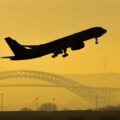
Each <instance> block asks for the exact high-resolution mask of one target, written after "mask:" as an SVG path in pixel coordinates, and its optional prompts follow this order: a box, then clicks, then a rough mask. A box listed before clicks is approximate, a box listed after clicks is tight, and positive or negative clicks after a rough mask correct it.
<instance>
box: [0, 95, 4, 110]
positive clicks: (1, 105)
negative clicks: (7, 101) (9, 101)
mask: <svg viewBox="0 0 120 120" xmlns="http://www.w3.org/2000/svg"><path fill="white" fill-rule="evenodd" d="M0 96H1V111H3V107H4V106H3V97H4V94H3V93H0Z"/></svg>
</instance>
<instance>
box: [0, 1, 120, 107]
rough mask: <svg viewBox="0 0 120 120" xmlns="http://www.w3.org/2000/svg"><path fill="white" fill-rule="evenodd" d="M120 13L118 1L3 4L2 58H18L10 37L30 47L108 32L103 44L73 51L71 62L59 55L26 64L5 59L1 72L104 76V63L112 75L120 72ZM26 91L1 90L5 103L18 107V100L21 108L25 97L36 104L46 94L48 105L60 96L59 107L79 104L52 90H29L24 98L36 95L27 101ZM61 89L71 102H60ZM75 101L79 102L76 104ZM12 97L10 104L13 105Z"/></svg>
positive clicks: (0, 20) (0, 22)
mask: <svg viewBox="0 0 120 120" xmlns="http://www.w3.org/2000/svg"><path fill="white" fill-rule="evenodd" d="M119 12H120V1H119V0H99V1H97V0H0V57H2V56H11V55H13V53H12V51H11V50H10V48H9V47H8V45H7V44H6V42H5V41H4V38H5V37H7V36H10V37H12V38H14V39H16V40H17V41H18V42H19V43H21V44H25V45H26V44H41V43H46V42H49V41H52V40H56V39H58V38H61V37H64V36H66V35H70V34H73V33H75V32H79V31H82V30H84V29H87V28H89V27H95V26H101V27H103V28H105V29H107V30H108V32H107V33H106V34H105V35H104V36H102V37H101V38H99V40H100V43H99V44H98V45H95V40H94V39H92V40H90V41H87V42H85V45H86V47H85V48H84V49H82V50H78V51H71V50H70V49H69V50H68V52H69V56H68V57H67V58H62V56H61V55H59V56H58V57H57V58H56V59H52V58H51V55H48V56H44V57H41V58H36V59H31V60H26V61H10V60H7V59H0V68H1V69H0V71H8V70H37V71H45V72H51V73H56V74H62V73H80V74H88V73H101V72H104V63H105V61H107V71H108V72H120V63H119V61H120V54H119V51H120V34H119V31H120V15H119ZM21 89H22V88H21ZM21 89H19V88H18V89H14V88H13V89H8V88H5V89H2V88H1V91H2V92H5V91H6V103H7V104H13V103H15V102H16V101H17V100H16V96H17V97H18V99H19V100H18V101H19V104H22V105H23V99H29V100H31V102H33V101H34V100H33V99H34V98H35V97H36V96H39V94H42V93H44V98H42V97H41V102H44V101H45V99H46V101H47V102H48V100H49V101H50V100H51V99H52V98H53V97H54V96H55V95H56V96H57V98H58V103H59V102H60V101H61V102H63V103H64V104H69V103H70V102H71V101H74V100H75V102H76V103H79V99H78V97H76V96H75V95H73V94H72V93H69V92H68V91H65V90H63V91H62V90H61V89H59V88H58V89H59V90H56V91H55V89H51V90H50V91H49V92H50V93H49V95H48V94H47V93H48V91H47V90H48V89H47V90H46V89H44V90H43V91H42V90H41V89H40V88H39V90H38V89H37V88H36V90H35V89H34V90H33V89H27V90H26V92H25V94H29V95H31V96H32V97H31V96H29V95H28V98H26V96H23V94H22V92H23V91H24V90H21ZM16 91H17V92H16ZM20 91H22V92H20ZM40 91H41V92H40ZM61 91H62V92H64V95H66V96H64V99H66V101H64V100H63V99H61V98H63V96H59V95H60V93H61ZM18 93H20V94H18ZM53 93H54V94H53ZM51 94H53V96H51ZM61 95H62V94H61ZM71 96H72V97H71ZM73 98H75V99H74V100H72V99H73ZM8 99H9V101H10V102H11V103H8V101H7V100H8ZM13 99H14V100H13ZM20 100H21V101H20ZM12 101H13V102H12ZM18 101H17V102H18ZM56 101H57V100H56ZM17 102H16V103H17ZM65 102H66V103H65ZM33 104H34V103H32V105H33ZM61 104H62V103H61ZM33 106H34V105H33ZM73 106H75V105H73ZM76 106H77V104H76Z"/></svg>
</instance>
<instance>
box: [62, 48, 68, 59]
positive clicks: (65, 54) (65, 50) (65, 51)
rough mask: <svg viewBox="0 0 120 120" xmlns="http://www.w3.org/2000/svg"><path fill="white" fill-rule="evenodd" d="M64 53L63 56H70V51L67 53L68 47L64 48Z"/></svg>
mask: <svg viewBox="0 0 120 120" xmlns="http://www.w3.org/2000/svg"><path fill="white" fill-rule="evenodd" d="M63 53H64V54H63V57H67V56H68V53H67V49H66V48H64V49H63Z"/></svg>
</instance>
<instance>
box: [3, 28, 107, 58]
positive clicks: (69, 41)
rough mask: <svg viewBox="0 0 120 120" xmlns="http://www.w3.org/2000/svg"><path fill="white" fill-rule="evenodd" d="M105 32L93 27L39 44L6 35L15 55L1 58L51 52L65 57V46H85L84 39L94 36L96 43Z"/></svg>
mask: <svg viewBox="0 0 120 120" xmlns="http://www.w3.org/2000/svg"><path fill="white" fill-rule="evenodd" d="M106 32H107V30H106V29H104V28H102V27H93V28H89V29H87V30H84V31H81V32H78V33H74V34H72V35H69V36H66V37H63V38H60V39H57V40H55V41H52V42H49V43H45V44H40V45H20V44H19V43H18V42H16V40H14V39H12V38H10V37H7V38H5V40H6V42H7V44H8V45H9V47H10V48H11V49H12V51H13V53H14V55H15V56H6V57H2V58H9V59H10V60H27V59H32V58H37V57H42V56H44V55H48V54H51V53H53V55H52V58H55V57H57V56H58V55H59V54H63V55H62V56H63V57H67V56H68V53H67V48H71V50H73V51H74V50H79V49H82V48H84V46H85V44H84V41H87V40H89V39H92V38H95V43H96V44H98V37H100V36H102V35H103V34H104V33H106Z"/></svg>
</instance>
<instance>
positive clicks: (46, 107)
mask: <svg viewBox="0 0 120 120" xmlns="http://www.w3.org/2000/svg"><path fill="white" fill-rule="evenodd" d="M38 110H39V111H56V110H57V106H56V104H53V103H44V104H42V105H41V106H40V107H39V109H38Z"/></svg>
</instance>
